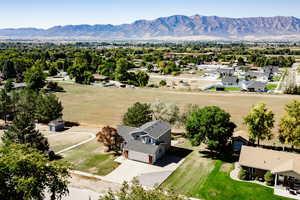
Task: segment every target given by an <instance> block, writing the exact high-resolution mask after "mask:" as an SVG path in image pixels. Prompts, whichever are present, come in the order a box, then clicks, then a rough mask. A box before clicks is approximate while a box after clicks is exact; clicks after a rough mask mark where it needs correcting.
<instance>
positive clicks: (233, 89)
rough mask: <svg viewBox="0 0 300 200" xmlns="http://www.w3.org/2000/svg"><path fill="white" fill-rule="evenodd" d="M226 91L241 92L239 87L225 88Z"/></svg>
mask: <svg viewBox="0 0 300 200" xmlns="http://www.w3.org/2000/svg"><path fill="white" fill-rule="evenodd" d="M225 91H241V88H239V87H225Z"/></svg>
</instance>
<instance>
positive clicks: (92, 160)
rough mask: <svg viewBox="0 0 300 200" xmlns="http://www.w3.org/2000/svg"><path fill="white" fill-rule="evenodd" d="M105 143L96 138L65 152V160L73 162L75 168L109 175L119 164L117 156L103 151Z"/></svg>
mask: <svg viewBox="0 0 300 200" xmlns="http://www.w3.org/2000/svg"><path fill="white" fill-rule="evenodd" d="M102 149H103V145H102V144H100V143H99V142H97V141H96V139H95V140H93V141H91V142H88V143H86V144H83V145H81V146H79V147H77V148H75V149H72V150H70V151H67V152H66V153H63V160H66V161H69V162H71V163H72V165H73V167H74V169H75V170H80V171H84V172H88V173H93V174H97V175H101V176H104V175H107V174H109V173H110V172H111V171H113V170H114V169H115V168H117V167H118V166H119V164H118V163H117V162H114V159H115V156H114V155H112V154H106V153H103V151H102Z"/></svg>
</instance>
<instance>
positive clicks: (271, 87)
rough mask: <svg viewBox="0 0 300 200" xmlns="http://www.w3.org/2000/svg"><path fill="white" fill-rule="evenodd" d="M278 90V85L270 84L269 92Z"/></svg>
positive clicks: (268, 86)
mask: <svg viewBox="0 0 300 200" xmlns="http://www.w3.org/2000/svg"><path fill="white" fill-rule="evenodd" d="M276 88H277V84H268V85H267V90H275V89H276Z"/></svg>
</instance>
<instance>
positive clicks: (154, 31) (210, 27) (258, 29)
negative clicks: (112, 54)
mask: <svg viewBox="0 0 300 200" xmlns="http://www.w3.org/2000/svg"><path fill="white" fill-rule="evenodd" d="M0 38H11V39H43V38H44V39H75V40H76V39H95V40H152V39H158V40H299V39H300V19H299V18H296V17H284V16H276V17H251V18H227V17H218V16H201V15H194V16H184V15H174V16H169V17H161V18H157V19H154V20H138V21H135V22H133V23H131V24H122V25H111V24H106V25H100V24H99V25H66V26H54V27H51V28H49V29H38V28H18V29H11V28H8V29H0Z"/></svg>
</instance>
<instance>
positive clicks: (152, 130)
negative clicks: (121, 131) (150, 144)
mask: <svg viewBox="0 0 300 200" xmlns="http://www.w3.org/2000/svg"><path fill="white" fill-rule="evenodd" d="M168 130H171V126H170V125H169V124H168V123H166V122H164V121H162V120H156V121H152V122H148V123H146V124H144V125H143V126H141V127H140V128H139V129H138V131H142V132H145V133H147V134H148V135H149V136H151V137H153V138H155V139H157V138H159V137H160V136H162V135H163V134H165V133H166V132H167V131H168Z"/></svg>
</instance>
